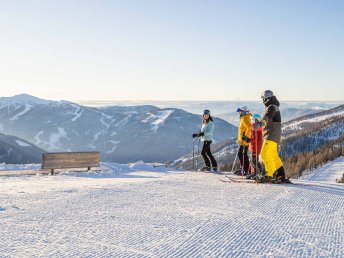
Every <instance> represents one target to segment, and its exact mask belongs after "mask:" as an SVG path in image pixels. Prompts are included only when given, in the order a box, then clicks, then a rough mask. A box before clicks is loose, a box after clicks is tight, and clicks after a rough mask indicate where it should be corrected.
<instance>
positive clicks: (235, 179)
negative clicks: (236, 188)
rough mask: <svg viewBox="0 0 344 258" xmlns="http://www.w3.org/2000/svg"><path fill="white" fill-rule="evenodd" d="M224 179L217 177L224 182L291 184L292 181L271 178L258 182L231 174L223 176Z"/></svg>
mask: <svg viewBox="0 0 344 258" xmlns="http://www.w3.org/2000/svg"><path fill="white" fill-rule="evenodd" d="M225 177H226V179H222V178H219V180H220V181H221V182H224V183H246V184H292V182H289V183H284V182H282V181H279V180H277V179H276V180H273V181H271V182H266V183H265V182H259V181H257V180H252V179H246V178H240V177H233V176H229V175H227V176H225Z"/></svg>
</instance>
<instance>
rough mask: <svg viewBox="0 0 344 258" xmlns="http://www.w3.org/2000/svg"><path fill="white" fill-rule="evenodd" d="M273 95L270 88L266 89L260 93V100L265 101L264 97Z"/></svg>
mask: <svg viewBox="0 0 344 258" xmlns="http://www.w3.org/2000/svg"><path fill="white" fill-rule="evenodd" d="M273 96H275V95H274V93H273V92H272V91H271V90H266V91H264V92H263V93H262V96H261V97H262V100H263V101H265V100H266V99H269V98H272V97H273Z"/></svg>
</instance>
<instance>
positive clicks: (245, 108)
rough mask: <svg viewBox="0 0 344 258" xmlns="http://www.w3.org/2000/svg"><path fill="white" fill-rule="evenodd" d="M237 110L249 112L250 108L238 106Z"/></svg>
mask: <svg viewBox="0 0 344 258" xmlns="http://www.w3.org/2000/svg"><path fill="white" fill-rule="evenodd" d="M237 112H244V113H249V112H250V109H249V108H248V107H247V106H243V107H238V109H237Z"/></svg>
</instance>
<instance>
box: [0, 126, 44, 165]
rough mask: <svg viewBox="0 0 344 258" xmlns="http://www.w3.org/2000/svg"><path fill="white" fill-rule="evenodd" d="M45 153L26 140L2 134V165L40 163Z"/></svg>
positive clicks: (0, 155) (0, 144)
mask: <svg viewBox="0 0 344 258" xmlns="http://www.w3.org/2000/svg"><path fill="white" fill-rule="evenodd" d="M43 152H44V151H43V150H42V149H40V148H38V147H36V146H34V145H33V144H31V143H29V142H27V141H25V140H22V139H20V138H17V137H15V136H9V135H4V134H1V133H0V163H6V164H28V163H40V162H41V157H42V153H43Z"/></svg>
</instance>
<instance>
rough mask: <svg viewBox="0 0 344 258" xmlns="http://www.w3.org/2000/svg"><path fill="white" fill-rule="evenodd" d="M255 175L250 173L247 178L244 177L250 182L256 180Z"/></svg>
mask: <svg viewBox="0 0 344 258" xmlns="http://www.w3.org/2000/svg"><path fill="white" fill-rule="evenodd" d="M256 176H257V175H256V173H252V174H248V175H247V176H246V179H252V180H255V179H256Z"/></svg>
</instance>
